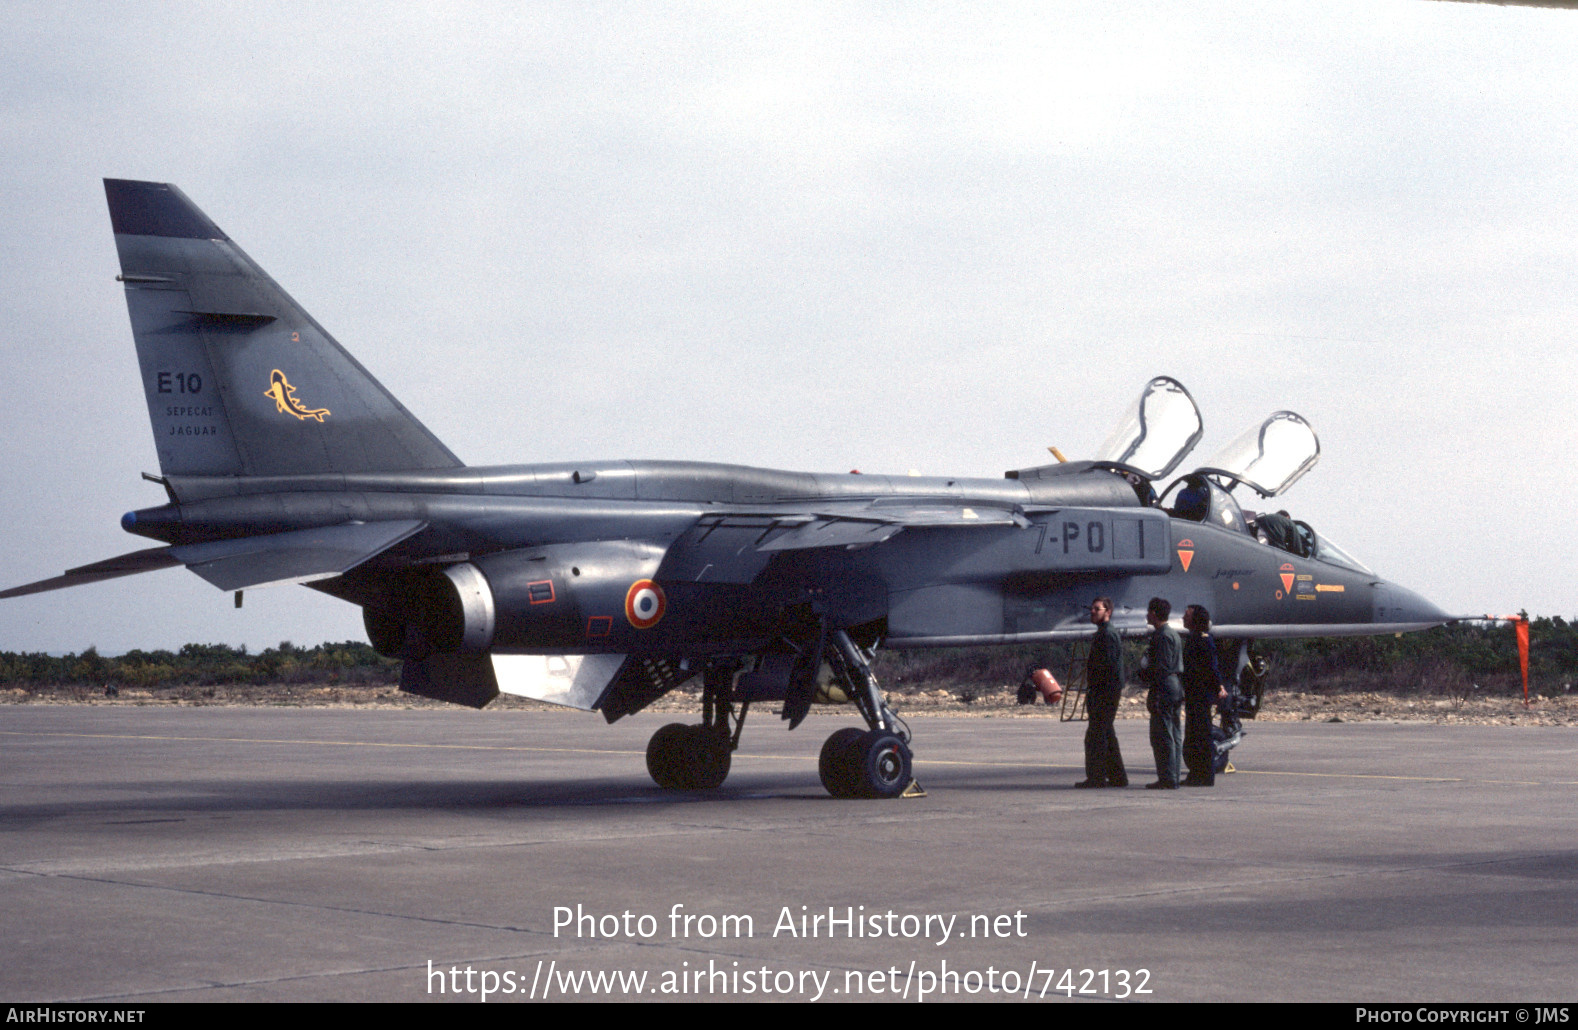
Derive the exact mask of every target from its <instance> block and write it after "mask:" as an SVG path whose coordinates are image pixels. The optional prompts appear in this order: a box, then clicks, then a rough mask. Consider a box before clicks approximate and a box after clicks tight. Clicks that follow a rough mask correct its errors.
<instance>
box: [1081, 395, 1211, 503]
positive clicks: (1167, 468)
mask: <svg viewBox="0 0 1578 1030" xmlns="http://www.w3.org/2000/svg"><path fill="white" fill-rule="evenodd" d="M1204 432H1205V423H1204V422H1203V421H1201V419H1200V409H1199V408H1198V407H1197V406H1196V405H1195V403H1194V398H1193V397H1191V396H1190V395H1189V391H1188V390H1186V389H1184V386H1183V384H1182V383H1180V382H1179V381H1178V380H1176V379H1173V378H1171V377H1170V376H1157V377H1156V378H1155V379H1152V380H1151V381H1150V382H1149V383H1146V384H1145V389H1144V390H1143V391H1142V392H1141V393H1140V397H1139V399H1138V400H1136V401H1135V402H1134V405H1133V406H1132V407H1131V408H1130V409H1129V411H1128V413H1127V414H1126V415H1124V417H1123V419H1122V420H1121V421H1120V422H1119V423H1118V425H1117V428H1115V429H1113V431H1112V433H1111V435H1109V436H1108V437H1107V440H1106V442H1105V443H1103V444H1102V445H1101V449H1100V450H1099V451H1097V452H1096V463H1097V464H1098V465H1114V466H1118V467H1120V468H1121V469H1122V470H1123V471H1125V472H1135V473H1138V474H1139V475H1141V476H1144V477H1145V478H1146V479H1160V478H1162V477H1163V476H1165V475H1167V474H1168V473H1169V472H1171V471H1172V470H1173V469H1175V468H1177V467H1178V464H1179V463H1180V462H1182V461H1183V460H1184V457H1185V456H1186V455H1187V454H1188V453H1189V452H1190V451H1191V450H1193V449H1194V445H1195V444H1197V443H1199V442H1200V436H1201V434H1203V433H1204Z"/></svg>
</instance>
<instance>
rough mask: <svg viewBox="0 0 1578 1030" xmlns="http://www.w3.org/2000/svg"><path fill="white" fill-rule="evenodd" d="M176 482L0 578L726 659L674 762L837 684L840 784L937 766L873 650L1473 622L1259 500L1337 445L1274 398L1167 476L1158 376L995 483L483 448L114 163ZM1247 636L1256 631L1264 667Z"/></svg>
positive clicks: (565, 694) (720, 748)
mask: <svg viewBox="0 0 1578 1030" xmlns="http://www.w3.org/2000/svg"><path fill="white" fill-rule="evenodd" d="M105 192H106V193H107V195H108V199H109V208H110V219H111V222H112V224H113V227H114V231H115V242H116V246H117V248H118V250H119V254H120V263H121V272H122V274H121V276H120V279H121V281H122V282H124V284H125V290H126V303H127V307H128V308H129V310H130V313H131V324H132V335H133V337H134V338H135V341H136V346H137V357H138V362H139V365H140V368H141V373H142V379H143V390H144V391H145V393H146V395H147V400H148V412H149V416H150V418H151V419H152V422H153V431H154V439H155V443H156V445H157V449H158V455H159V463H160V468H161V471H162V475H161V476H159V477H149V478H156V481H157V482H159V483H161V484H162V485H163V486H164V489H165V491H166V493H167V494H168V501H169V503H167V504H163V505H160V506H159V507H154V508H146V509H142V510H139V511H134V512H129V513H128V514H126V515H125V516H124V517H123V518H122V520H121V524H122V526H123V527H124V528H125V529H126V530H127V531H128V532H131V533H135V534H138V535H140V536H144V537H149V538H151V539H153V540H157V541H160V542H161V543H162V544H163V546H159V547H154V548H150V549H147V550H141V551H135V552H133V553H130V554H126V555H122V556H121V557H118V558H112V559H109V560H108V561H102V562H98V563H96V564H93V565H87V566H83V567H81V568H76V569H72V570H70V571H69V572H67V573H66V574H65V575H63V576H59V577H56V578H54V579H49V580H44V581H42V582H38V583H33V584H29V585H27V586H23V587H17V588H15V589H12V590H8V591H5V592H4V593H3V594H0V596H4V597H15V596H19V595H23V594H30V593H36V592H39V591H43V590H53V589H57V588H60V587H67V586H74V585H78V584H83V583H91V582H96V581H100V580H104V579H109V578H112V577H116V576H124V575H129V574H132V573H139V572H146V571H151V570H154V569H161V568H168V567H173V566H178V565H184V566H185V567H187V568H189V569H191V570H192V571H193V572H195V573H197V575H199V576H201V577H202V578H204V579H205V580H207V581H209V582H210V583H212V584H213V585H214V586H216V587H219V588H220V589H222V590H235V591H239V590H241V589H243V588H247V587H257V586H262V585H264V584H273V583H306V584H308V585H310V586H311V587H313V588H314V589H316V590H321V591H323V592H324V593H327V594H331V595H333V596H335V597H338V598H342V599H344V600H346V601H349V602H350V603H352V604H355V605H359V606H360V607H361V609H362V612H363V616H364V619H365V623H366V627H367V633H368V636H369V638H370V639H371V641H372V643H373V646H374V647H376V648H377V649H378V651H379V652H381V653H383V654H385V655H390V656H396V657H399V658H401V659H403V661H404V665H403V670H402V674H401V687H402V689H404V690H406V691H410V692H412V693H415V694H420V695H424V696H427V697H433V698H439V699H442V700H445V701H452V702H455V703H457V704H462V705H471V706H474V707H481V706H483V705H486V704H487V703H488V702H489V701H490V700H492V699H493V698H494V697H496V696H497V695H498V694H499V692H501V691H504V692H507V693H511V694H517V695H522V696H526V697H531V698H538V699H541V700H544V701H550V702H554V703H557V704H563V705H570V706H573V707H576V708H582V709H587V710H593V711H599V712H601V713H602V714H603V716H604V718H606V719H608V720H609V721H610V722H612V721H613V720H615V719H619V718H621V717H623V716H626V715H629V714H631V713H633V712H637V711H639V710H640V709H641V708H643V707H644V706H646V705H648V704H650V703H651V702H652V701H654V700H655V699H657V698H658V697H660V696H662V695H663V694H665V693H666V692H668V691H670V690H673V689H674V688H675V687H676V686H678V685H680V684H681V683H683V682H685V681H686V680H689V679H690V678H692V677H697V676H699V677H700V678H701V683H702V686H703V691H702V696H703V713H704V714H703V718H702V722H701V723H700V724H699V725H681V724H671V725H668V726H664V727H663V728H662V729H660V730H658V731H657V733H656V734H655V735H654V736H653V737H652V740H651V743H650V744H649V746H648V750H647V765H648V769H649V771H650V772H651V774H652V776H653V778H654V779H655V780H656V781H657V782H658V783H659V784H661V785H663V786H665V787H671V788H681V789H698V788H708V787H715V786H717V785H719V784H720V783H722V782H723V780H724V777H725V776H726V775H727V773H728V769H729V758H730V754H731V752H732V751H733V749H734V748H735V746H736V745H737V743H738V741H739V735H740V731H741V728H742V727H743V724H744V720H745V714H746V711H747V710H748V708H749V706H750V705H751V704H753V703H755V702H771V703H773V704H774V705H777V706H780V707H781V714H782V717H783V718H784V719H785V720H787V721H788V722H789V725H790V727H791V728H793V727H794V726H796V725H798V724H799V722H800V721H801V720H802V719H804V718H805V716H806V714H807V712H808V711H809V710H810V708H811V706H812V705H813V704H814V703H816V702H818V701H834V700H843V701H848V702H852V703H853V705H854V707H855V708H856V709H857V710H858V711H859V713H860V716H861V717H862V719H863V720H864V722H865V728H864V729H860V728H855V727H850V728H846V729H841V730H839V731H838V732H836V733H834V734H833V735H832V736H831V737H830V738H829V739H828V740H827V742H826V744H825V746H824V747H823V749H822V754H821V776H822V782H823V783H824V785H825V786H826V787H827V789H828V790H829V792H831V793H832V794H834V795H836V796H842V797H893V796H897V795H899V794H901V793H902V792H903V791H904V790H905V789H906V788H907V787H908V786H909V784H910V783H911V774H910V761H911V751H910V737H909V733H908V730H907V729H906V728H905V727H904V726H903V724H902V723H901V722H900V721H899V720H898V719H897V718H896V717H895V716H894V714H893V712H892V711H891V710H890V709H889V708H888V707H887V705H886V704H885V703H884V700H883V695H882V693H881V692H880V691H879V690H878V687H877V683H876V682H875V679H874V678H873V676H872V673H871V666H870V659H871V657H872V655H873V653H874V651H875V649H876V648H878V647H890V648H919V647H940V646H952V645H966V644H968V645H981V644H1010V643H1022V642H1030V641H1057V640H1074V639H1080V638H1084V637H1086V636H1088V635H1089V634H1090V632H1091V629H1090V626H1089V625H1088V622H1087V611H1088V607H1089V603H1090V600H1091V598H1092V597H1093V596H1095V595H1097V594H1105V595H1109V596H1111V597H1112V598H1113V600H1114V602H1115V614H1114V616H1113V621H1114V623H1115V624H1116V625H1117V626H1118V627H1119V628H1120V630H1121V631H1122V632H1125V633H1129V634H1138V633H1142V632H1144V631H1145V629H1146V627H1145V624H1144V613H1145V607H1146V602H1147V600H1148V599H1149V598H1150V597H1152V596H1153V595H1158V596H1162V597H1166V598H1167V599H1169V600H1170V601H1171V602H1172V604H1173V610H1174V611H1175V612H1177V613H1182V611H1183V608H1184V605H1186V604H1203V605H1205V606H1206V607H1208V608H1209V609H1210V611H1211V612H1212V615H1213V617H1214V621H1215V623H1216V626H1215V628H1216V632H1217V634H1218V636H1219V637H1223V638H1238V639H1241V640H1246V641H1247V640H1248V639H1252V638H1257V637H1287V636H1315V635H1327V634H1363V633H1391V632H1395V631H1400V630H1413V629H1421V628H1425V627H1428V626H1433V625H1439V624H1441V623H1444V622H1448V621H1451V617H1450V616H1448V615H1446V614H1445V613H1443V612H1442V611H1441V610H1440V609H1438V608H1436V607H1435V606H1434V605H1432V604H1430V603H1429V602H1428V601H1426V600H1424V599H1423V598H1421V597H1419V596H1417V595H1416V594H1413V593H1411V592H1409V591H1408V590H1405V589H1403V588H1402V587H1399V586H1397V585H1395V584H1393V583H1389V582H1387V581H1386V580H1383V579H1381V578H1379V577H1378V576H1376V575H1375V574H1374V573H1372V572H1371V571H1370V570H1369V569H1368V568H1366V567H1365V566H1364V565H1363V564H1361V563H1360V562H1358V561H1356V560H1355V559H1353V558H1352V557H1350V556H1349V555H1347V554H1346V553H1345V552H1343V551H1342V550H1341V549H1339V548H1338V547H1337V546H1336V545H1334V544H1332V543H1331V542H1330V541H1328V540H1326V539H1324V538H1321V537H1320V536H1318V535H1317V534H1315V533H1314V532H1313V531H1311V530H1310V529H1309V528H1308V527H1307V526H1304V525H1303V524H1301V523H1295V522H1293V521H1292V520H1291V519H1287V518H1285V517H1282V516H1276V515H1270V514H1267V515H1263V516H1261V517H1260V518H1259V519H1257V518H1255V516H1254V515H1253V514H1252V513H1249V512H1246V511H1244V510H1243V509H1242V508H1241V507H1240V506H1239V504H1238V502H1237V501H1236V500H1235V498H1234V496H1233V490H1234V489H1236V488H1237V487H1238V486H1240V485H1242V486H1245V487H1248V488H1250V489H1251V490H1253V491H1255V492H1256V493H1258V494H1259V495H1261V496H1262V497H1270V496H1273V495H1276V494H1278V493H1280V492H1282V491H1283V490H1286V489H1287V487H1288V486H1290V485H1291V484H1292V483H1293V482H1294V481H1295V480H1296V479H1298V478H1299V477H1300V476H1301V475H1303V473H1304V472H1306V471H1308V470H1309V468H1310V467H1312V466H1313V465H1314V463H1315V460H1316V458H1317V457H1318V455H1319V444H1318V442H1317V441H1316V438H1315V434H1314V432H1313V431H1312V430H1311V429H1310V427H1309V426H1308V424H1307V423H1305V421H1304V420H1303V419H1301V418H1299V417H1298V416H1297V415H1294V414H1292V413H1290V412H1278V413H1276V414H1275V415H1273V416H1272V417H1271V418H1269V419H1267V420H1266V421H1265V422H1264V423H1262V424H1260V425H1258V426H1255V427H1254V428H1252V429H1251V430H1250V431H1249V432H1248V433H1246V434H1245V435H1244V436H1243V437H1241V438H1239V439H1238V440H1237V441H1235V442H1234V443H1233V444H1232V445H1230V446H1229V447H1228V448H1227V449H1226V450H1225V451H1223V452H1222V453H1221V454H1220V455H1218V457H1217V458H1216V459H1215V460H1214V461H1212V462H1211V463H1210V464H1208V465H1205V466H1202V467H1200V468H1198V469H1196V470H1195V471H1194V472H1192V473H1190V474H1189V475H1186V476H1184V477H1182V478H1181V479H1179V480H1178V481H1177V482H1176V483H1174V484H1173V485H1172V486H1171V487H1169V488H1168V489H1167V490H1166V491H1165V492H1164V493H1163V494H1162V496H1161V497H1159V498H1158V496H1157V495H1156V493H1155V491H1154V490H1153V488H1152V483H1153V482H1155V481H1157V480H1160V479H1162V478H1163V477H1166V476H1168V475H1170V474H1171V473H1172V472H1173V471H1174V470H1175V469H1176V468H1177V467H1178V465H1179V464H1180V463H1181V462H1182V461H1183V459H1184V457H1185V455H1186V454H1188V452H1189V451H1190V450H1191V449H1192V448H1193V446H1194V444H1195V443H1196V442H1197V441H1198V440H1199V438H1200V435H1201V432H1202V423H1201V419H1200V415H1199V411H1198V409H1197V408H1196V406H1195V403H1194V400H1193V398H1192V397H1190V395H1189V393H1188V391H1186V390H1185V389H1184V388H1183V387H1182V386H1181V385H1180V384H1179V383H1177V382H1176V381H1175V380H1172V379H1168V378H1157V379H1154V380H1152V381H1151V382H1150V383H1149V384H1148V385H1147V387H1146V389H1145V391H1144V392H1143V393H1142V395H1141V397H1140V399H1139V400H1138V401H1137V402H1136V403H1135V405H1134V406H1133V408H1132V409H1130V411H1129V413H1128V416H1127V417H1126V418H1125V419H1124V421H1123V422H1122V423H1121V424H1120V425H1119V427H1118V429H1117V430H1116V431H1115V432H1114V433H1113V434H1112V436H1111V437H1110V438H1109V439H1108V440H1107V442H1106V443H1105V444H1104V445H1103V447H1102V450H1101V452H1100V455H1101V456H1100V457H1099V458H1097V459H1096V460H1094V461H1074V462H1059V463H1058V464H1054V465H1049V466H1045V467H1040V468H1029V469H1021V470H1018V471H1014V472H1009V473H1008V474H1007V475H1006V476H1004V477H1002V478H997V479H990V478H983V479H962V478H957V479H949V478H931V477H909V476H905V477H889V476H879V475H858V474H849V475H827V474H820V473H798V472H782V471H775V470H770V469H758V468H748V467H742V466H733V465H717V464H707V463H698V462H675V461H589V462H584V463H578V464H559V465H509V466H500V467H489V468H472V467H468V466H466V465H464V464H462V463H461V461H460V460H459V459H458V458H456V457H455V455H454V454H452V453H451V452H450V451H449V449H448V448H446V447H445V446H444V445H443V444H442V443H440V442H439V441H438V439H437V438H436V437H435V436H434V435H433V434H432V433H430V432H429V431H428V430H427V429H426V428H425V427H424V426H423V425H422V424H421V423H419V422H418V421H417V420H416V419H415V418H414V417H412V415H411V414H410V413H409V412H408V411H407V410H406V409H405V408H404V407H403V406H402V405H401V404H400V402H399V401H397V400H396V399H395V398H394V397H393V396H391V395H390V393H389V392H388V391H387V390H385V389H384V388H383V387H382V386H381V385H379V383H378V382H377V381H376V380H375V379H374V378H373V377H372V376H371V375H370V374H368V372H367V371H366V370H365V369H364V368H363V367H362V366H361V365H360V364H359V363H358V362H357V361H356V359H355V358H353V357H351V356H350V354H348V353H347V352H346V351H345V350H344V349H343V348H342V347H341V346H340V345H339V344H338V343H336V342H335V340H334V339H333V338H332V337H331V336H330V335H329V334H328V333H327V332H326V331H324V329H323V328H322V327H321V326H319V325H318V323H317V322H315V321H314V320H313V319H312V317H311V316H310V315H308V314H307V313H306V312H305V311H303V310H302V309H301V308H300V307H298V306H297V304H296V303H295V302H294V301H293V300H292V299H291V298H290V297H289V296H288V295H287V294H286V293H285V291H284V290H282V289H280V288H279V286H278V285H276V284H275V283H274V281H273V280H272V279H270V278H269V276H268V275H267V274H266V273H264V272H263V270H262V269H260V268H259V267H258V266H257V265H256V264H254V263H253V262H252V260H251V259H250V258H248V257H247V256H246V254H244V253H243V252H242V251H241V249H240V248H239V247H237V246H236V245H235V244H234V243H233V242H232V241H231V240H230V238H229V237H227V236H226V235H225V234H224V233H223V232H221V231H220V230H219V229H218V227H217V226H215V225H214V223H213V222H212V221H210V220H209V218H208V217H207V216H206V215H204V214H203V212H201V211H200V210H198V208H197V207H196V206H195V205H193V204H192V203H191V202H190V201H189V200H188V199H187V198H186V197H185V195H183V194H182V193H181V191H180V190H178V189H176V188H175V187H174V186H171V185H168V184H164V183H153V182H135V181H127V180H119V179H110V180H106V181H105ZM1245 653H1246V652H1245V651H1241V661H1242V660H1243V656H1244V654H1245Z"/></svg>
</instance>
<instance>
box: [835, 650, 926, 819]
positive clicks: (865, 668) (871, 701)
mask: <svg viewBox="0 0 1578 1030" xmlns="http://www.w3.org/2000/svg"><path fill="white" fill-rule="evenodd" d="M828 637H829V641H830V642H831V643H832V644H833V645H834V646H833V648H832V649H831V650H830V652H829V658H830V659H831V661H830V664H831V665H832V666H833V671H834V672H835V673H836V674H837V675H838V676H839V678H840V679H842V680H843V681H844V684H845V686H846V687H848V689H849V696H850V700H852V701H854V703H855V707H857V708H858V709H860V714H861V715H862V716H864V717H865V720H866V724H867V726H869V727H870V728H869V729H867V730H864V731H862V730H858V729H855V728H854V727H853V726H846V727H845V728H844V729H841V730H839V731H838V732H836V733H834V734H833V735H832V736H831V737H828V738H827V742H826V743H824V744H823V745H822V755H821V758H820V760H819V761H818V762H817V770H818V772H820V773H821V776H822V786H823V787H826V788H827V792H828V793H829V794H831V795H833V796H834V797H835V798H896V797H898V796H899V795H901V794H903V793H904V792H905V791H906V790H908V789H909V788H910V786H911V784H913V783H914V777H913V776H912V775H911V774H910V748H909V732H908V731H907V730H906V729H904V728H903V724H902V723H900V722H899V719H898V717H897V716H895V715H894V714H893V711H892V710H891V709H890V708H888V706H887V705H886V704H885V703H884V702H883V700H882V693H881V692H880V691H879V690H878V689H877V678H876V676H874V675H873V674H872V672H871V662H870V659H869V657H868V656H867V655H866V654H865V653H864V652H863V651H861V649H860V648H859V647H858V646H857V645H856V644H855V642H854V641H853V640H851V639H849V634H847V633H845V632H844V631H843V630H835V631H833V632H832V633H830V634H829V635H828Z"/></svg>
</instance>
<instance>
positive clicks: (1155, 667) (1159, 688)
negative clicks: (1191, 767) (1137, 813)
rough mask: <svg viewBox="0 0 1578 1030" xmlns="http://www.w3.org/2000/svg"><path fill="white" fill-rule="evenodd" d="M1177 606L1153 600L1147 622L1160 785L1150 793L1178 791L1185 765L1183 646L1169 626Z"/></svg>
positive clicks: (1153, 734) (1154, 745)
mask: <svg viewBox="0 0 1578 1030" xmlns="http://www.w3.org/2000/svg"><path fill="white" fill-rule="evenodd" d="M1172 611H1173V606H1172V605H1171V604H1169V603H1168V602H1167V601H1166V600H1164V599H1162V598H1160V597H1153V598H1151V603H1150V606H1149V608H1148V609H1147V611H1146V614H1145V621H1146V622H1148V623H1150V624H1151V639H1150V645H1149V646H1148V647H1147V648H1146V652H1145V670H1144V671H1145V679H1146V682H1148V683H1149V684H1150V685H1151V689H1150V693H1149V694H1147V695H1146V698H1145V704H1146V707H1147V708H1149V709H1150V712H1151V751H1152V752H1154V753H1155V755H1156V782H1155V783H1147V784H1146V785H1145V786H1146V789H1148V790H1177V789H1178V776H1179V773H1180V771H1181V767H1182V765H1183V726H1182V725H1181V724H1180V720H1179V714H1180V711H1181V709H1182V708H1183V683H1182V682H1181V680H1180V679H1179V677H1180V676H1181V675H1182V674H1183V643H1182V641H1180V640H1179V639H1178V631H1177V630H1175V629H1173V628H1172V627H1171V626H1169V625H1167V618H1168V616H1170V615H1171V614H1172Z"/></svg>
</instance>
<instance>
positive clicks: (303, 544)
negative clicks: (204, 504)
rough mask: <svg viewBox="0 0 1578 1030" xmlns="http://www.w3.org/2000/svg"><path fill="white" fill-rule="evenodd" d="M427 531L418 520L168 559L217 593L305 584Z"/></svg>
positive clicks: (206, 549)
mask: <svg viewBox="0 0 1578 1030" xmlns="http://www.w3.org/2000/svg"><path fill="white" fill-rule="evenodd" d="M425 525H427V523H425V522H422V521H420V520H418V519H401V520H398V521H391V522H363V523H350V524H347V525H343V526H325V527H323V528H321V529H298V530H296V531H295V532H291V533H271V534H269V535H268V536H249V537H242V538H241V539H239V540H216V541H213V542H212V543H206V544H186V545H183V546H180V547H172V548H170V553H171V554H173V555H174V556H175V557H176V558H177V559H179V560H180V561H181V562H182V564H184V565H186V567H187V568H189V569H191V570H192V571H193V572H195V573H197V574H198V575H199V576H201V577H203V578H204V579H206V580H208V582H210V583H212V584H213V585H214V586H216V587H218V588H219V589H221V590H240V589H242V588H243V587H260V586H267V585H269V584H271V583H305V582H308V581H310V580H314V579H327V578H329V577H330V576H338V575H340V574H341V573H343V572H348V571H350V570H351V569H353V568H355V567H356V566H358V565H360V564H361V563H362V562H364V561H367V560H368V559H369V558H372V557H374V556H376V555H378V554H381V553H383V552H384V551H387V550H388V549H389V548H391V547H393V546H394V545H395V544H398V543H399V542H400V541H402V540H404V539H406V538H407V537H409V536H413V535H414V534H416V532H417V531H418V530H420V529H422V527H423V526H425Z"/></svg>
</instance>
